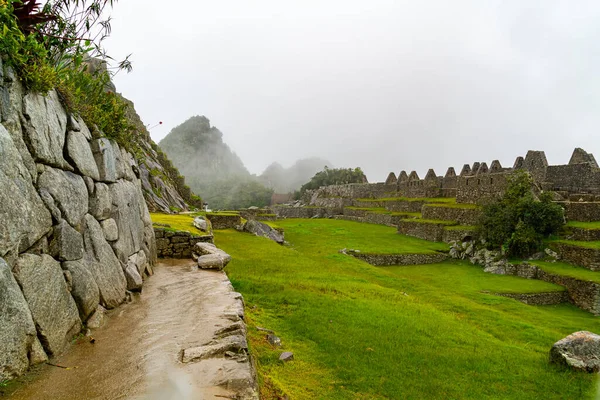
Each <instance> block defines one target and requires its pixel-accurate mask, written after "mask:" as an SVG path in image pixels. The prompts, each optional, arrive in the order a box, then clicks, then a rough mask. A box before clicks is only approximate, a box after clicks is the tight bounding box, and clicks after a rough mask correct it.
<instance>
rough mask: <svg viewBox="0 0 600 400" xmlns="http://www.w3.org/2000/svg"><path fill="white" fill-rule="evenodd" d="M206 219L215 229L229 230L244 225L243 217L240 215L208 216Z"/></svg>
mask: <svg viewBox="0 0 600 400" xmlns="http://www.w3.org/2000/svg"><path fill="white" fill-rule="evenodd" d="M206 218H208V220H209V221H210V223H211V225H212V228H213V229H229V228H235V227H236V226H237V225H240V224H241V223H242V217H240V216H239V215H233V214H232V215H220V214H206Z"/></svg>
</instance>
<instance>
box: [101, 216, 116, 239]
mask: <svg viewBox="0 0 600 400" xmlns="http://www.w3.org/2000/svg"><path fill="white" fill-rule="evenodd" d="M100 225H101V226H102V231H103V232H104V238H105V239H106V240H108V241H109V242H114V241H115V240H117V239H119V228H118V227H117V223H116V222H115V220H114V219H112V218H109V219H105V220H104V221H101V222H100Z"/></svg>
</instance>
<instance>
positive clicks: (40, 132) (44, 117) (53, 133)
mask: <svg viewBox="0 0 600 400" xmlns="http://www.w3.org/2000/svg"><path fill="white" fill-rule="evenodd" d="M23 114H24V116H25V120H26V121H27V123H26V124H25V132H26V135H25V138H26V140H27V142H28V143H27V144H28V147H29V150H30V151H31V153H32V155H33V157H34V159H35V160H36V161H39V162H43V163H44V164H48V165H52V166H54V167H57V168H62V169H67V170H72V167H71V166H70V165H69V164H68V163H67V161H66V160H65V159H64V158H63V148H64V146H65V134H66V131H67V114H66V113H65V110H64V109H63V107H62V105H61V104H60V100H59V99H58V96H57V94H56V92H55V91H54V90H53V91H51V92H50V93H49V94H48V95H47V96H42V95H39V94H34V93H29V94H27V95H25V97H24V98H23Z"/></svg>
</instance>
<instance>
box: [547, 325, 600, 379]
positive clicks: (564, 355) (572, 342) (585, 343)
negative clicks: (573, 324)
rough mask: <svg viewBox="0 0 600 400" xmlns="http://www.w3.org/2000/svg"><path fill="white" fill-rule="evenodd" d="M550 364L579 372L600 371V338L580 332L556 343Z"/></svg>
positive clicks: (551, 353) (589, 333)
mask: <svg viewBox="0 0 600 400" xmlns="http://www.w3.org/2000/svg"><path fill="white" fill-rule="evenodd" d="M550 362H551V363H553V364H558V365H562V366H565V367H568V368H572V369H574V370H577V371H585V372H598V371H600V336H598V335H596V334H595V333H592V332H587V331H579V332H575V333H572V334H570V335H569V336H567V337H565V338H564V339H561V340H559V341H558V342H556V343H554V345H553V346H552V349H550Z"/></svg>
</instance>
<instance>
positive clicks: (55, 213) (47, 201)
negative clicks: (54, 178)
mask: <svg viewBox="0 0 600 400" xmlns="http://www.w3.org/2000/svg"><path fill="white" fill-rule="evenodd" d="M39 195H40V198H41V199H42V201H43V202H44V205H45V206H46V208H47V209H48V210H49V211H50V214H52V218H53V219H54V221H56V222H58V221H62V212H60V210H59V209H58V207H56V203H55V202H54V199H53V198H52V196H51V195H50V193H48V191H47V190H46V189H42V190H40V191H39Z"/></svg>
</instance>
